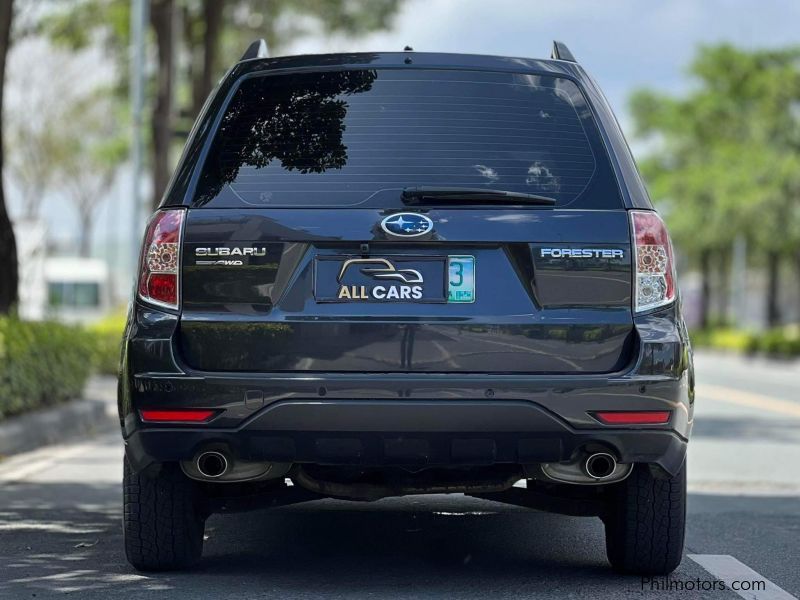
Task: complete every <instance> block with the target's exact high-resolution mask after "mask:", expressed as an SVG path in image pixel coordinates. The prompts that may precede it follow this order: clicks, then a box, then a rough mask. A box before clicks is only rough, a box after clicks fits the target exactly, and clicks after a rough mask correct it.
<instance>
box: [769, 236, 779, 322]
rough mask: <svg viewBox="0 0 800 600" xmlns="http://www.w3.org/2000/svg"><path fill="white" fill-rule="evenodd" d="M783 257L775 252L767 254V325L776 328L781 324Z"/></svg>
mask: <svg viewBox="0 0 800 600" xmlns="http://www.w3.org/2000/svg"><path fill="white" fill-rule="evenodd" d="M780 267H781V255H780V254H779V253H777V252H775V251H771V252H769V253H768V254H767V325H769V326H770V327H776V326H778V325H780V322H781V309H780V299H779V298H778V292H779V287H780V286H779V284H780Z"/></svg>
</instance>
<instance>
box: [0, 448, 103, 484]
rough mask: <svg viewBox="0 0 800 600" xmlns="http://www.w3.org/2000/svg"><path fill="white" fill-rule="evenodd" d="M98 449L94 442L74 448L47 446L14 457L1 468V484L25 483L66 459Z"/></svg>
mask: <svg viewBox="0 0 800 600" xmlns="http://www.w3.org/2000/svg"><path fill="white" fill-rule="evenodd" d="M96 447H97V446H96V444H95V443H92V442H85V443H82V444H75V445H72V446H45V447H44V448H40V449H38V450H35V451H33V452H30V453H25V454H20V455H17V456H14V457H12V458H10V459H9V460H8V461H7V462H6V463H5V464H3V465H2V467H0V483H11V482H12V481H23V480H25V479H27V478H28V477H30V476H31V475H35V474H36V473H40V472H42V471H46V470H47V469H49V468H51V467H54V466H56V465H57V464H58V463H60V462H62V461H64V460H66V459H69V458H73V457H75V456H80V455H81V454H84V453H87V452H89V451H90V450H92V448H96Z"/></svg>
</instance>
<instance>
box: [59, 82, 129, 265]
mask: <svg viewBox="0 0 800 600" xmlns="http://www.w3.org/2000/svg"><path fill="white" fill-rule="evenodd" d="M109 98H110V95H109V94H108V93H107V92H106V91H104V90H102V89H100V90H96V91H95V92H94V93H92V94H89V95H87V96H85V97H83V98H81V99H80V100H78V101H76V102H74V103H73V104H72V105H71V106H70V107H69V110H68V111H67V113H66V115H65V116H66V119H65V122H64V123H63V124H62V126H61V127H60V128H59V137H60V139H59V140H58V145H59V146H60V147H62V148H70V151H69V152H65V153H63V155H62V156H61V160H60V161H59V162H58V163H56V164H54V165H53V168H54V171H55V173H56V177H57V178H58V180H59V182H60V183H61V185H62V187H63V189H64V191H65V192H66V194H67V196H68V198H69V200H70V201H71V202H72V204H73V205H74V206H75V209H76V211H77V213H78V219H79V227H80V229H79V236H78V240H79V253H80V255H81V256H89V255H90V253H91V241H92V230H93V225H94V218H95V213H96V211H97V207H98V206H99V204H100V203H101V202H102V201H103V200H104V199H106V197H107V195H108V192H109V190H110V189H111V186H112V184H113V183H114V179H115V177H116V174H117V170H118V168H119V165H120V164H122V162H123V161H124V159H125V155H126V152H127V145H126V141H125V137H124V135H123V132H122V131H121V129H120V127H119V119H118V115H117V114H116V112H115V106H114V104H113V102H111V101H110V100H109Z"/></svg>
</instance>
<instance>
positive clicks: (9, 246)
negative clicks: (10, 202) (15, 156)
mask: <svg viewBox="0 0 800 600" xmlns="http://www.w3.org/2000/svg"><path fill="white" fill-rule="evenodd" d="M13 16H14V12H13V1H12V0H3V1H2V2H0V115H2V108H3V92H4V87H5V86H4V85H3V84H4V82H5V76H6V58H7V57H8V47H9V46H10V45H11V21H12V19H13ZM0 265H2V266H1V267H0V314H8V313H9V312H11V310H12V309H13V308H14V306H15V305H16V304H17V299H18V296H17V293H18V289H17V288H18V285H19V270H18V269H19V267H18V265H17V243H16V240H15V239H14V229H13V227H12V226H11V219H10V217H9V215H8V211H7V210H6V198H5V194H4V192H3V123H2V118H0Z"/></svg>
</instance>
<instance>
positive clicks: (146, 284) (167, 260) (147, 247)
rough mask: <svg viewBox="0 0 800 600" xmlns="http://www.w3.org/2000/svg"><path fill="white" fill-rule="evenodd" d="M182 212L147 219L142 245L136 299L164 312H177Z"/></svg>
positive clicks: (157, 215) (157, 214)
mask: <svg viewBox="0 0 800 600" xmlns="http://www.w3.org/2000/svg"><path fill="white" fill-rule="evenodd" d="M183 215H184V211H183V210H163V211H159V212H157V213H156V214H155V215H153V218H152V219H150V223H149V224H148V225H147V231H146V232H145V236H144V243H143V244H142V264H141V267H140V270H139V286H138V290H139V297H140V298H141V299H142V300H146V301H148V302H152V303H153V304H157V305H159V306H163V307H165V308H173V309H177V308H178V306H179V305H180V301H179V290H180V285H179V284H180V281H179V279H178V277H179V275H180V268H179V264H178V256H179V255H180V247H181V235H182V231H183Z"/></svg>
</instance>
